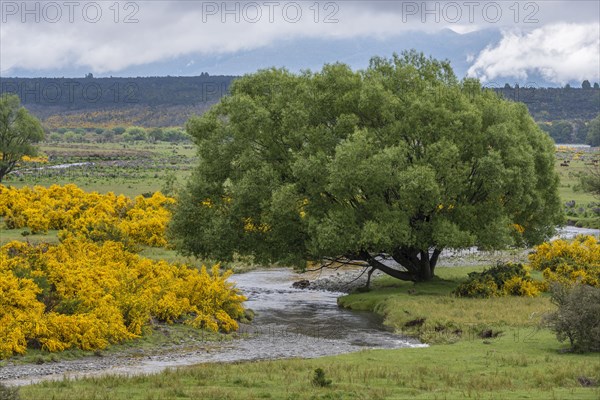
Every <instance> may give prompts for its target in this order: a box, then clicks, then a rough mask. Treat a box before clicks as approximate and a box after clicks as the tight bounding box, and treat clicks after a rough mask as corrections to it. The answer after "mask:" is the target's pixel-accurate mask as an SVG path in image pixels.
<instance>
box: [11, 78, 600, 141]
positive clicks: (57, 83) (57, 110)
mask: <svg viewBox="0 0 600 400" xmlns="http://www.w3.org/2000/svg"><path fill="white" fill-rule="evenodd" d="M235 78H236V77H235V76H223V75H219V76H212V75H208V74H207V73H203V74H201V75H200V76H193V77H187V76H185V77H173V76H167V77H138V78H112V77H111V78H94V77H92V76H88V77H86V78H81V79H75V78H0V93H6V92H11V93H17V94H19V96H20V97H21V101H22V103H23V105H24V106H25V107H26V108H27V109H29V110H30V111H31V112H32V113H33V114H34V115H36V116H37V117H38V118H40V119H41V120H42V121H43V123H44V125H45V126H46V127H47V128H48V129H56V128H58V127H72V128H77V127H81V128H87V127H114V126H117V125H122V126H133V125H138V126H144V127H166V126H182V125H183V124H184V123H185V121H186V120H187V119H188V118H189V117H190V116H192V115H198V114H202V113H203V112H205V111H206V110H208V109H209V108H210V107H211V106H212V105H213V104H215V103H216V102H218V101H219V99H220V98H221V97H222V96H223V95H224V94H225V93H227V91H228V89H229V86H230V85H231V82H232V81H233V80H234V79H235ZM495 90H496V91H497V92H499V93H500V94H502V95H503V96H504V97H505V98H507V99H510V100H514V101H521V102H524V103H525V104H526V105H527V107H528V108H529V111H530V112H531V114H532V115H533V117H534V118H535V119H536V121H538V122H551V121H559V120H583V121H588V120H591V119H593V118H594V117H595V116H596V115H598V113H599V112H600V89H598V88H589V89H582V88H518V87H514V88H513V87H508V86H507V87H504V88H498V89H495Z"/></svg>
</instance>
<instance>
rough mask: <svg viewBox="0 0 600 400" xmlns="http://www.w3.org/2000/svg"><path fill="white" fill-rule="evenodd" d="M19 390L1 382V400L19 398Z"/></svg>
mask: <svg viewBox="0 0 600 400" xmlns="http://www.w3.org/2000/svg"><path fill="white" fill-rule="evenodd" d="M19 399H20V397H19V390H18V389H17V388H12V387H9V386H5V385H3V384H2V383H0V400H19Z"/></svg>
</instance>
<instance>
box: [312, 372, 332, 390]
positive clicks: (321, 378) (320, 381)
mask: <svg viewBox="0 0 600 400" xmlns="http://www.w3.org/2000/svg"><path fill="white" fill-rule="evenodd" d="M312 384H313V386H318V387H327V386H329V385H331V379H327V378H326V377H325V371H323V368H317V369H315V374H314V375H313V378H312Z"/></svg>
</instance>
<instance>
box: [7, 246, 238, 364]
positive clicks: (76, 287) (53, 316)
mask: <svg viewBox="0 0 600 400" xmlns="http://www.w3.org/2000/svg"><path fill="white" fill-rule="evenodd" d="M229 276H230V272H226V273H224V274H221V273H220V271H219V267H218V265H216V266H214V267H213V268H212V270H211V271H210V272H209V271H207V270H206V268H205V267H202V268H201V269H196V268H192V267H189V266H185V265H174V264H169V263H167V262H165V261H152V260H149V259H145V258H142V257H139V256H138V255H136V254H133V253H130V252H128V251H126V250H125V249H124V247H123V244H121V243H117V242H113V241H106V242H103V243H96V242H93V241H91V240H89V239H85V238H82V237H76V236H73V235H70V236H69V235H67V236H66V237H65V238H64V239H63V241H62V242H61V243H60V244H58V245H48V244H40V245H37V246H33V245H30V244H28V243H23V242H17V241H13V242H10V243H8V244H6V245H4V246H3V247H2V248H0V358H5V357H9V356H11V355H13V354H15V353H21V354H22V353H25V352H26V350H27V347H40V348H42V349H45V350H48V351H62V350H65V349H68V348H71V347H78V348H81V349H84V350H94V349H102V348H104V347H106V346H107V345H109V344H110V343H119V342H122V341H125V340H129V339H133V338H135V337H138V336H140V335H141V334H142V327H143V326H144V325H147V324H148V323H149V321H150V320H151V319H157V320H159V321H164V322H166V323H185V324H189V325H192V326H195V327H199V328H204V329H209V330H213V331H217V330H221V331H225V332H229V331H232V330H235V329H237V327H238V325H237V322H236V319H239V318H241V317H242V316H243V314H244V309H243V306H242V303H243V301H244V300H245V297H244V296H242V295H241V294H239V292H238V291H237V290H236V289H235V288H234V287H233V285H232V284H231V283H229V282H227V278H228V277H229Z"/></svg>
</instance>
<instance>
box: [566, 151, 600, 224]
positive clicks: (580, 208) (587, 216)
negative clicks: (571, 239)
mask: <svg viewBox="0 0 600 400" xmlns="http://www.w3.org/2000/svg"><path fill="white" fill-rule="evenodd" d="M598 157H599V154H598V152H597V151H596V152H595V153H584V152H581V151H578V150H567V149H561V150H559V151H558V152H557V155H556V158H557V160H556V170H557V171H558V174H559V176H560V186H559V194H560V198H561V199H562V202H563V205H565V204H566V203H567V202H570V201H574V202H575V203H574V205H573V206H572V207H565V213H566V219H567V222H568V223H569V224H570V225H576V226H579V227H583V228H596V229H598V228H600V214H598V213H597V212H595V211H594V209H598V207H600V199H599V198H595V197H594V196H593V195H592V194H591V193H586V192H584V191H583V190H581V183H580V175H581V174H583V173H586V172H588V170H589V168H590V167H591V166H590V165H589V162H590V160H592V159H594V158H598ZM564 161H569V163H568V164H569V165H568V166H564V165H563V166H561V164H562V163H564Z"/></svg>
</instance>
